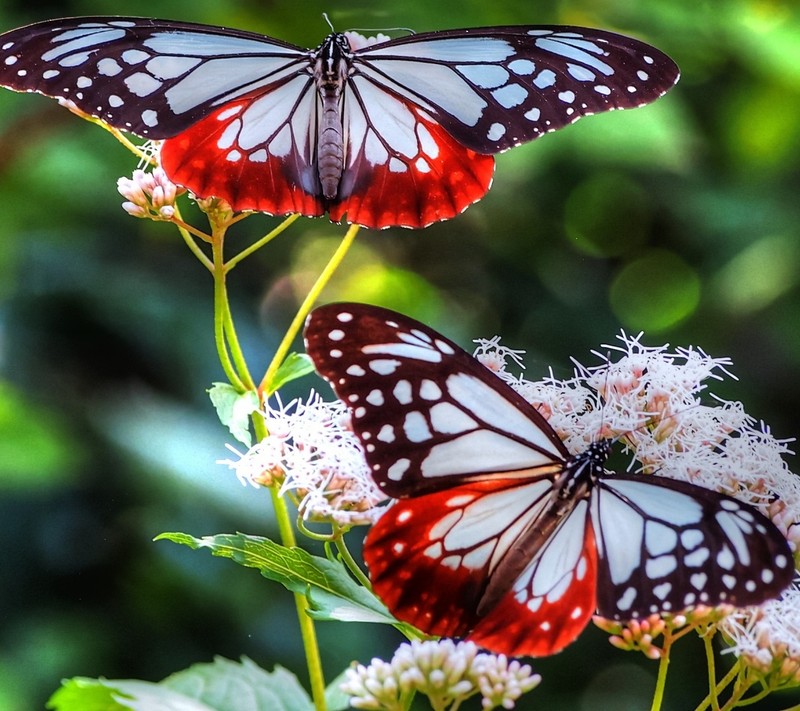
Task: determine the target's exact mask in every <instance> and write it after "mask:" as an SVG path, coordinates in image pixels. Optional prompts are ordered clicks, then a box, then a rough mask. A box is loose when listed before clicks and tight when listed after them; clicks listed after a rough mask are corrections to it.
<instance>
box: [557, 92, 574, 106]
mask: <svg viewBox="0 0 800 711" xmlns="http://www.w3.org/2000/svg"><path fill="white" fill-rule="evenodd" d="M558 99H559V101H563V102H564V103H565V104H571V103H572V102H573V101H575V92H574V91H561V92H559V94H558Z"/></svg>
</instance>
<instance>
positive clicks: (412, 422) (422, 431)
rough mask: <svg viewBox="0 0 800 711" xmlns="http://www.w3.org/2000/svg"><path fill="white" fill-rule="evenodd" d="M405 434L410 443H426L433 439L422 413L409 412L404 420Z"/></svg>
mask: <svg viewBox="0 0 800 711" xmlns="http://www.w3.org/2000/svg"><path fill="white" fill-rule="evenodd" d="M403 432H405V435H406V437H407V438H408V440H409V441H410V442H415V443H417V442H425V441H427V440H429V439H430V438H431V431H430V430H429V429H428V423H427V422H426V421H425V417H424V416H423V414H422V413H421V412H417V411H416V410H414V411H413V412H409V413H408V414H407V415H406V416H405V419H404V420H403Z"/></svg>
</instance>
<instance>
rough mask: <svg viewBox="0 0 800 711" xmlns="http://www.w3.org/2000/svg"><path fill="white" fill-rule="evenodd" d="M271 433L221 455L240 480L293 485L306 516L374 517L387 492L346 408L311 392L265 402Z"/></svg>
mask: <svg viewBox="0 0 800 711" xmlns="http://www.w3.org/2000/svg"><path fill="white" fill-rule="evenodd" d="M261 415H262V417H263V418H264V422H265V424H266V426H267V430H268V432H269V435H268V436H267V437H266V438H264V439H263V440H262V441H261V442H258V443H257V444H255V445H254V446H253V447H251V448H250V449H249V450H248V451H247V452H246V453H245V454H243V455H241V456H240V458H239V459H238V460H236V461H230V460H228V461H225V462H223V463H225V464H228V465H229V466H230V467H231V468H232V469H234V470H235V471H236V475H237V477H239V480H240V481H242V482H243V483H250V484H253V485H255V486H259V485H264V486H269V485H271V484H273V483H275V482H279V483H280V484H281V493H285V492H287V491H294V492H296V495H297V497H298V499H299V510H300V512H301V514H302V515H303V517H304V518H305V519H307V520H315V521H319V520H324V521H333V522H335V523H337V524H339V525H359V524H369V523H373V522H374V521H375V519H376V518H377V517H378V515H379V513H380V511H381V510H382V509H380V508H377V507H378V504H379V503H380V502H381V501H383V500H384V499H385V498H386V497H385V496H384V495H383V494H382V493H381V492H380V491H379V490H378V488H377V487H376V486H375V484H374V483H373V481H372V478H371V477H370V474H369V469H368V467H367V463H366V460H365V459H364V452H363V450H362V448H361V443H360V442H359V441H358V438H357V437H356V436H355V434H354V433H353V431H352V430H351V429H349V427H348V424H349V418H348V416H347V408H346V407H345V406H344V404H343V403H341V402H339V401H335V402H325V401H324V400H323V399H322V398H321V397H320V396H319V395H318V394H316V393H312V394H311V396H310V397H309V399H308V401H307V402H303V401H301V400H293V401H292V402H289V403H288V404H286V405H283V404H282V403H281V402H280V401H278V402H277V403H276V406H275V407H272V406H271V405H267V407H266V408H265V409H264V410H263V412H262V413H261Z"/></svg>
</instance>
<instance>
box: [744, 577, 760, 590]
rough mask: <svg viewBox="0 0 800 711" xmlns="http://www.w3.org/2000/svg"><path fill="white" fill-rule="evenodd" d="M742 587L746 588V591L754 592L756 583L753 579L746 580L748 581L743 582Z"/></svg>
mask: <svg viewBox="0 0 800 711" xmlns="http://www.w3.org/2000/svg"><path fill="white" fill-rule="evenodd" d="M744 587H745V590H747V592H755V591H756V588H757V587H758V586H757V585H756V583H755V580H748V581H747V582H746V583H745V584H744Z"/></svg>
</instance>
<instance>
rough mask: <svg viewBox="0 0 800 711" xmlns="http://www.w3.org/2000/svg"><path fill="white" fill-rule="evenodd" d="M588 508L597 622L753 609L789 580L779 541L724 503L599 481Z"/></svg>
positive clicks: (717, 497) (678, 485)
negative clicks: (596, 565) (703, 608)
mask: <svg viewBox="0 0 800 711" xmlns="http://www.w3.org/2000/svg"><path fill="white" fill-rule="evenodd" d="M592 503H593V508H592V520H593V524H594V527H595V529H596V530H597V531H598V532H599V535H598V546H599V547H600V550H601V556H602V558H603V559H604V565H602V566H601V567H600V570H599V585H598V596H597V603H598V610H599V612H600V614H601V615H603V616H604V617H608V618H612V619H631V618H634V617H646V616H647V615H650V614H652V613H655V612H660V611H667V612H668V611H679V610H683V609H685V608H687V607H691V606H693V605H711V606H713V605H717V604H719V603H727V604H731V605H734V606H737V607H743V606H746V605H754V604H758V603H761V602H763V601H764V600H765V599H767V598H770V597H775V596H776V595H778V594H779V593H780V592H781V591H782V590H784V589H785V588H786V587H787V586H788V585H789V583H790V582H791V580H792V578H793V576H794V565H793V561H792V556H791V550H790V548H789V544H788V543H787V541H786V538H785V537H784V536H783V535H782V534H781V533H780V531H778V529H777V528H775V526H774V525H773V524H772V523H771V522H770V521H768V520H767V519H766V518H765V517H764V516H762V515H761V514H760V513H759V512H758V511H756V510H755V509H753V508H752V507H750V506H747V505H745V504H743V503H741V502H740V501H737V500H736V499H733V498H731V497H730V496H725V495H723V494H720V493H717V492H715V491H710V490H708V489H703V488H700V487H697V486H693V485H692V484H688V483H686V482H681V481H675V480H673V479H666V478H664V477H641V476H630V475H627V476H625V475H614V476H609V477H603V478H602V479H600V480H599V482H598V485H597V488H596V489H595V492H594V497H593V501H592ZM633 542H638V545H632V543H633Z"/></svg>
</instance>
